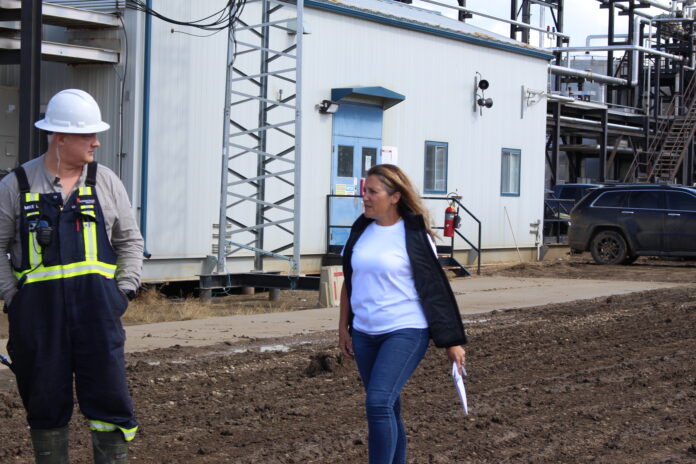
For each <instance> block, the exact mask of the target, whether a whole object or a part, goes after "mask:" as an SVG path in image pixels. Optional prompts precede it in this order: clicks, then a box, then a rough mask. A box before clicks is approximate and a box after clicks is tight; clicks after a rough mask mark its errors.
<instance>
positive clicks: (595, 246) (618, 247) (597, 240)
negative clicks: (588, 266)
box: [590, 230, 628, 264]
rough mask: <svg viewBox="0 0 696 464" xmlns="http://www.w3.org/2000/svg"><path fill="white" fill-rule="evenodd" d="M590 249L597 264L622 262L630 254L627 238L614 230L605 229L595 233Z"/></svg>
mask: <svg viewBox="0 0 696 464" xmlns="http://www.w3.org/2000/svg"><path fill="white" fill-rule="evenodd" d="M590 251H591V252H592V258H593V259H594V260H595V262H596V263H597V264H621V263H622V262H624V260H625V259H626V257H627V255H628V247H627V246H626V240H624V238H623V237H622V236H621V234H620V233H618V232H615V231H613V230H605V231H603V232H600V233H598V234H597V235H595V236H594V238H593V239H592V243H591V245H590Z"/></svg>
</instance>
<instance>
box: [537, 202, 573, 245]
mask: <svg viewBox="0 0 696 464" xmlns="http://www.w3.org/2000/svg"><path fill="white" fill-rule="evenodd" d="M567 203H570V204H571V206H570V208H566V204H567ZM552 204H555V205H556V206H555V208H554V207H553V206H552ZM573 206H575V199H573V198H544V225H546V224H549V223H556V224H557V226H556V228H555V229H556V233H555V234H549V235H546V234H544V229H542V233H541V235H542V241H543V238H544V237H552V236H553V235H555V236H556V243H557V244H560V243H561V224H562V223H564V222H565V223H568V222H569V219H562V218H561V214H566V215H569V214H570V210H571V209H573ZM547 209H548V210H549V211H551V212H553V219H551V218H547V217H546V210H547ZM561 210H562V211H561Z"/></svg>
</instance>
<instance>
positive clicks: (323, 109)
mask: <svg viewBox="0 0 696 464" xmlns="http://www.w3.org/2000/svg"><path fill="white" fill-rule="evenodd" d="M338 106H339V105H338V102H334V101H331V100H322V101H321V103H319V104H318V105H317V109H318V110H319V112H320V113H323V114H334V113H335V112H336V111H338Z"/></svg>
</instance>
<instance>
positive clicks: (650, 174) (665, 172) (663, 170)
mask: <svg viewBox="0 0 696 464" xmlns="http://www.w3.org/2000/svg"><path fill="white" fill-rule="evenodd" d="M694 132H696V73H694V75H693V76H692V78H691V80H690V81H689V84H688V85H687V87H686V90H685V91H684V93H682V94H675V95H674V97H673V98H672V101H671V102H670V105H669V108H668V109H667V111H666V112H665V116H663V117H662V118H661V119H660V121H659V123H658V125H657V129H656V130H655V133H654V134H653V135H654V136H653V138H652V139H651V141H650V144H649V146H648V150H647V159H646V160H645V161H644V162H639V161H638V159H637V158H636V159H634V161H633V164H632V165H631V168H630V169H629V170H628V173H627V174H626V178H625V179H624V181H626V182H629V181H630V180H631V177H633V176H634V174H635V175H636V179H637V180H638V181H639V182H641V181H642V182H650V181H654V180H660V181H668V182H669V181H673V180H674V179H675V177H676V176H677V173H678V172H679V168H680V167H681V165H682V162H683V161H684V157H685V156H686V153H687V151H688V150H689V145H690V144H691V141H692V140H693V138H694ZM639 167H643V168H644V169H642V170H641V169H638V168H639Z"/></svg>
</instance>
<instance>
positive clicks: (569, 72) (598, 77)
mask: <svg viewBox="0 0 696 464" xmlns="http://www.w3.org/2000/svg"><path fill="white" fill-rule="evenodd" d="M549 72H550V73H551V74H561V75H564V76H576V77H582V78H585V79H587V80H588V81H594V82H601V83H603V84H613V85H627V84H628V81H627V80H626V79H621V78H619V77H612V76H607V75H606V74H595V73H593V72H592V71H582V70H580V69H573V68H566V67H565V66H556V65H555V64H550V65H549Z"/></svg>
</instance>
